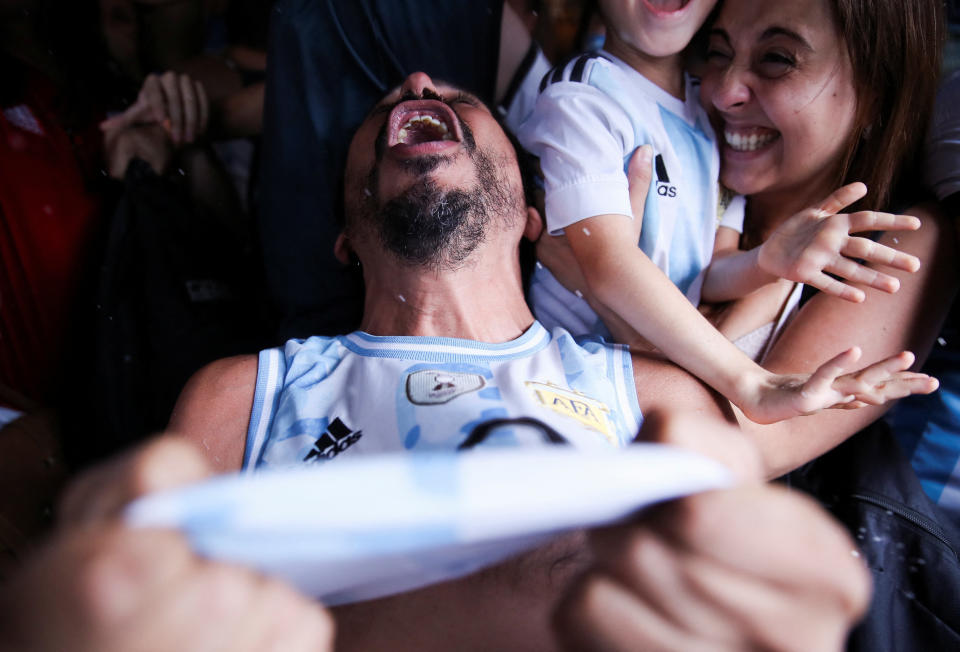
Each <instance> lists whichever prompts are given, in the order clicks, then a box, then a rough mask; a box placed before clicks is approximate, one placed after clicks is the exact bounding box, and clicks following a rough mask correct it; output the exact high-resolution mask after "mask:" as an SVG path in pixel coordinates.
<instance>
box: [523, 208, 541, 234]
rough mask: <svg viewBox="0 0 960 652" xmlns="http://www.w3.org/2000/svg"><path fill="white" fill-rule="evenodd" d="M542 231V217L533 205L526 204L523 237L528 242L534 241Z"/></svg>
mask: <svg viewBox="0 0 960 652" xmlns="http://www.w3.org/2000/svg"><path fill="white" fill-rule="evenodd" d="M542 233H543V218H542V217H540V211H538V210H537V209H536V208H534V207H533V206H527V223H526V225H525V226H524V227H523V237H524V238H526V239H527V240H529V241H530V242H536V241H537V240H539V239H540V235H541V234H542Z"/></svg>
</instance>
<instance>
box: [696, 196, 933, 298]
mask: <svg viewBox="0 0 960 652" xmlns="http://www.w3.org/2000/svg"><path fill="white" fill-rule="evenodd" d="M866 192H867V188H866V186H864V185H863V184H862V183H852V184H849V185H846V186H843V187H842V188H840V189H839V190H836V191H834V193H833V194H831V195H830V196H829V197H827V198H826V199H825V200H824V201H822V202H821V203H820V204H819V205H817V206H814V207H812V208H808V209H806V210H804V211H801V212H799V213H797V214H796V215H794V216H793V217H791V218H790V219H788V220H787V221H785V222H784V223H783V224H781V225H780V226H779V227H777V229H776V231H774V232H773V233H772V234H771V235H770V237H769V238H767V239H766V241H764V243H763V244H762V245H760V246H759V247H754V248H753V249H751V250H749V251H739V250H738V249H736V247H731V246H730V238H729V234H721V231H731V232H732V229H723V228H721V229H719V230H718V232H717V242H716V244H715V246H714V256H713V261H712V262H711V263H710V266H709V267H708V268H707V271H706V276H705V278H704V282H703V289H702V290H701V297H702V298H703V300H704V301H707V302H711V303H712V302H719V301H729V300H731V299H737V298H740V297H742V296H745V295H747V294H749V293H750V292H753V291H754V290H756V289H757V288H759V287H761V286H763V285H765V284H767V283H770V282H772V281H775V280H776V279H777V278H785V279H788V280H791V281H799V282H800V283H806V284H807V285H812V286H814V287H816V288H817V289H819V290H821V291H823V292H826V293H827V294H831V295H834V296H837V297H840V298H841V299H846V300H848V301H853V302H855V303H859V302H861V301H863V299H864V297H865V295H864V293H863V290H861V289H859V288H856V287H853V286H852V285H850V284H849V283H845V282H843V281H841V280H837V279H835V278H833V277H831V276H828V275H827V273H830V274H834V275H837V276H840V277H842V278H844V279H846V280H847V281H848V282H854V283H860V284H863V285H866V286H868V287H872V288H875V289H877V290H882V291H884V292H891V293H892V292H896V291H897V289H899V287H900V284H899V282H898V281H897V279H896V278H894V277H893V276H890V275H889V274H884V273H882V272H878V271H876V270H875V269H873V268H870V267H867V266H866V265H865V264H862V263H859V262H857V261H856V260H854V259H861V260H863V261H865V262H869V263H875V264H880V265H887V266H889V267H892V268H894V269H900V270H904V271H908V272H914V271H916V270H917V269H919V267H920V261H919V260H917V258H916V257H915V256H911V255H909V254H905V253H902V252H899V251H897V250H896V249H892V248H890V247H886V246H884V245H880V244H877V243H875V242H874V241H872V240H870V239H868V238H858V237H854V236H851V235H850V234H851V233H862V232H865V231H896V230H900V231H904V230H907V231H914V230H916V229H918V228H920V221H919V220H918V219H917V218H915V217H910V216H907V215H891V214H890V213H877V212H874V211H861V212H858V213H852V214H849V215H848V214H843V213H839V214H838V211H840V210H842V209H843V208H844V207H846V206H849V205H850V204H852V203H853V202H855V201H857V200H858V199H860V198H862V197H863V196H864V195H865V194H866Z"/></svg>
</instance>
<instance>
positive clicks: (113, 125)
mask: <svg viewBox="0 0 960 652" xmlns="http://www.w3.org/2000/svg"><path fill="white" fill-rule="evenodd" d="M155 121H156V118H155V117H154V115H153V108H152V107H151V106H150V103H149V102H146V101H144V100H140V99H138V100H137V101H136V102H134V103H133V104H131V105H130V106H128V107H127V108H126V110H124V111H123V112H122V113H118V114H117V115H115V116H113V117H110V118H107V119H106V120H104V121H103V122H101V123H100V131H112V130H115V129H126V128H127V127H129V126H130V125H134V124H137V123H140V122H155Z"/></svg>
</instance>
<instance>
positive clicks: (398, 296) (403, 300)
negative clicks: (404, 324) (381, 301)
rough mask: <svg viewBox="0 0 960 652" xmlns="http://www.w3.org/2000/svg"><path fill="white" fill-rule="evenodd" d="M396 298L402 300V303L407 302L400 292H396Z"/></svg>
mask: <svg viewBox="0 0 960 652" xmlns="http://www.w3.org/2000/svg"><path fill="white" fill-rule="evenodd" d="M397 298H398V299H400V300H401V301H402V302H404V303H406V302H407V300H406V299H404V298H403V295H402V294H398V295H397Z"/></svg>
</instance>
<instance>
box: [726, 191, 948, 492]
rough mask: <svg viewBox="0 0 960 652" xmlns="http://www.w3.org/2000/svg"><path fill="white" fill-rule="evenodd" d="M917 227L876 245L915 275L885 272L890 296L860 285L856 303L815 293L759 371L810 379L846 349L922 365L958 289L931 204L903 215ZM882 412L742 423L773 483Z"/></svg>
mask: <svg viewBox="0 0 960 652" xmlns="http://www.w3.org/2000/svg"><path fill="white" fill-rule="evenodd" d="M906 212H907V213H909V214H911V215H915V216H916V217H918V218H919V219H920V220H921V223H922V226H921V228H920V229H919V230H917V231H907V232H897V233H886V234H884V235H883V236H882V237H881V238H880V240H879V242H880V244H884V245H887V246H891V247H895V248H897V249H899V250H900V251H902V252H905V253H908V254H912V255H914V256H916V257H918V258H919V259H920V260H921V263H922V265H921V268H920V270H919V271H917V272H914V273H907V272H902V271H897V270H892V271H890V272H889V273H890V274H892V275H893V276H896V277H897V279H898V280H899V282H900V290H899V292H897V293H896V294H887V293H885V292H881V291H879V290H875V289H871V288H867V287H863V286H860V287H861V289H862V290H863V291H864V293H865V294H866V300H865V301H864V302H863V303H851V302H849V301H845V300H843V299H840V298H837V297H832V296H828V295H826V294H824V293H819V294H818V295H817V296H815V297H813V298H812V299H811V300H810V301H809V302H808V303H807V304H806V305H805V306H804V307H803V308H802V309H801V310H800V312H799V313H798V314H797V316H796V317H795V318H794V319H793V321H792V322H791V323H790V324H789V325H788V327H787V328H786V329H785V331H784V332H783V334H782V335H781V337H780V339H779V340H778V341H777V343H776V345H775V346H774V347H773V349H772V350H771V351H770V353H769V355H768V356H767V358H766V360H765V361H764V367H766V368H767V369H769V370H770V371H773V372H786V371H790V372H811V371H813V370H814V369H815V368H816V367H817V366H818V365H820V364H822V363H823V362H824V361H825V360H827V359H829V358H830V357H831V356H833V355H834V354H835V353H836V352H838V351H842V350H845V349H847V348H849V347H851V346H853V345H858V346H860V347H861V348H862V349H863V359H864V360H879V359H881V358H885V357H887V356H891V355H894V354H896V353H897V352H899V351H902V350H904V349H907V350H910V351H914V352H915V353H916V354H917V367H919V366H920V365H921V364H922V362H923V361H924V360H925V359H926V356H927V354H928V353H929V351H930V348H931V346H932V345H933V342H934V339H935V338H936V336H937V334H938V333H939V331H940V328H941V325H942V323H943V319H944V318H945V316H946V313H947V310H948V309H949V307H950V302H951V300H952V297H953V294H954V292H955V291H956V287H957V261H956V253H957V246H956V240H955V238H954V235H953V232H952V231H953V229H952V227H951V224H950V222H949V221H948V220H947V219H946V217H945V216H944V215H943V214H942V212H941V211H940V209H939V208H938V207H936V206H935V205H930V204H926V205H923V206H916V207H913V208H911V209H910V210H908V211H906ZM888 407H889V405H887V406H868V407H864V408H862V409H859V410H852V411H844V410H827V411H823V412H820V413H818V414H815V415H811V416H803V417H796V418H793V419H790V420H787V421H783V422H780V423H777V424H771V425H766V426H760V425H758V424H756V423H752V422H750V421H749V420H747V419H743V418H741V419H740V421H741V425H742V427H743V429H744V431H745V432H747V433H748V435H750V436H751V438H753V439H754V440H755V441H756V443H757V445H758V446H759V448H760V451H761V455H762V457H763V459H764V463H765V466H766V468H767V475H768V476H769V477H777V476H779V475H782V474H783V473H785V472H787V471H790V470H791V469H794V468H796V467H798V466H800V465H801V464H804V463H805V462H807V461H809V460H812V459H813V458H815V457H817V456H819V455H821V454H822V453H824V452H826V451H828V450H830V449H831V448H833V447H834V446H836V445H837V444H839V443H840V442H842V441H844V440H845V439H846V438H847V437H849V436H851V435H853V434H854V433H855V432H857V431H858V430H860V429H861V428H863V427H864V426H866V425H867V424H869V423H871V422H872V421H874V420H876V419H877V418H879V417H880V416H881V415H882V414H883V413H884V412H885V411H886V410H887V408H888Z"/></svg>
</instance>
